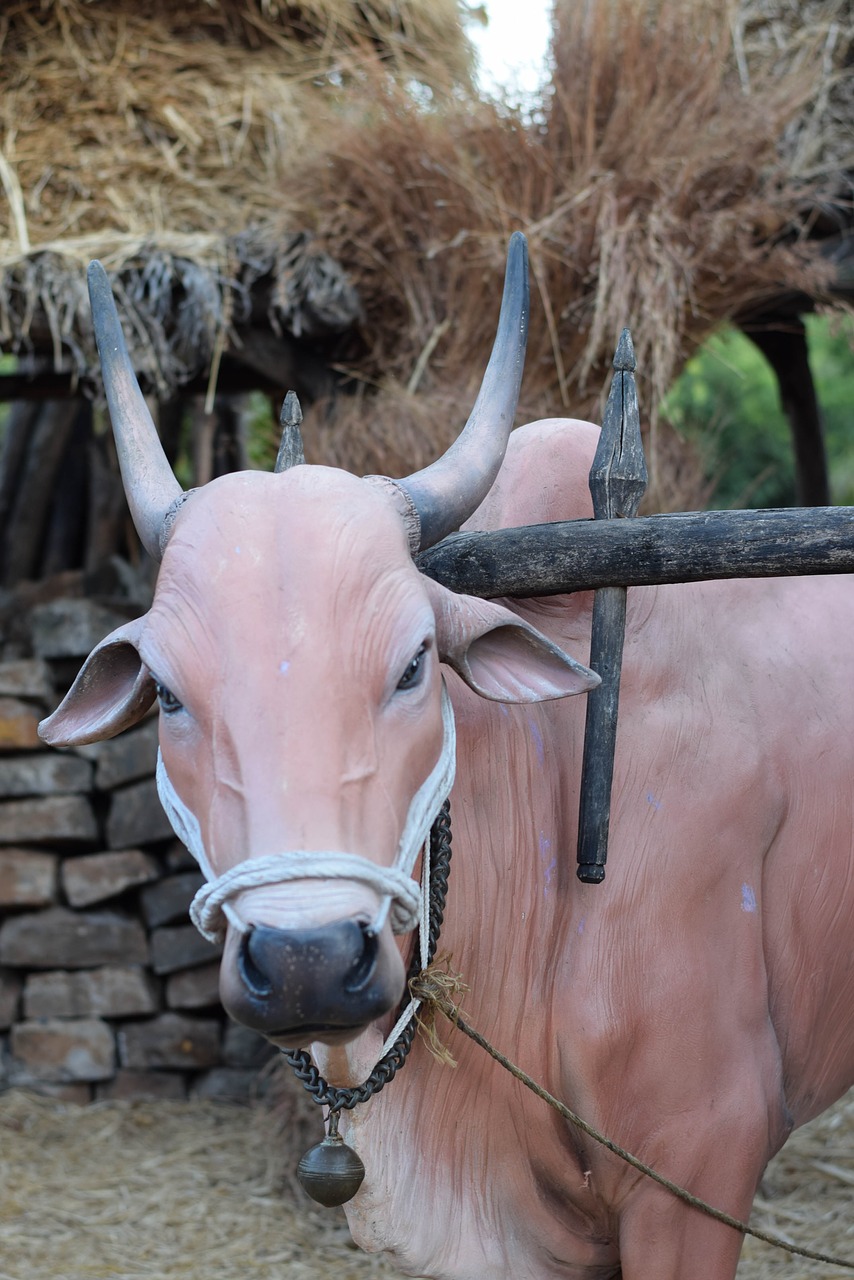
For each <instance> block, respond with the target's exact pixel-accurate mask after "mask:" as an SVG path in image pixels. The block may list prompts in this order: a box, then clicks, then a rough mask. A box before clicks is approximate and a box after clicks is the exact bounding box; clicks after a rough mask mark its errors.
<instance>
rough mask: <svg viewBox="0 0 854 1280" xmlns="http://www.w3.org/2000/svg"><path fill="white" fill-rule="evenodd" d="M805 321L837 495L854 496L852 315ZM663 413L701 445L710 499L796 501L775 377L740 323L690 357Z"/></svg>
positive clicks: (719, 502) (838, 498)
mask: <svg viewBox="0 0 854 1280" xmlns="http://www.w3.org/2000/svg"><path fill="white" fill-rule="evenodd" d="M806 323H807V333H808V339H809V350H810V363H811V366H812V371H813V377H814V379H815V383H816V390H817V393H818V399H819V404H820V406H821V410H822V417H823V421H824V429H825V441H826V448H827V454H828V465H829V468H830V483H831V492H832V495H833V500H834V502H837V503H842V504H845V505H848V504H854V317H851V316H843V317H838V316H835V317H832V318H828V317H826V316H809V317H807V321H806ZM662 413H663V415H664V417H665V418H666V419H667V420H668V421H669V422H671V423H672V425H673V426H674V427H676V429H677V430H678V431H680V432H681V433H682V434H683V435H685V436H686V437H687V438H688V439H689V440H691V441H692V442H693V443H694V444H695V445H696V446H697V447H698V449H699V451H700V454H701V456H702V458H703V462H704V467H705V472H706V475H707V477H708V478H709V479H710V480H711V481H712V482H713V483H714V485H715V492H714V495H713V497H712V499H711V505H712V506H714V507H722V508H725V507H783V506H791V505H793V504H794V502H795V466H794V451H793V447H792V440H791V433H790V430H789V424H788V422H787V420H786V418H785V416H784V414H783V411H782V409H781V407H780V399H779V394H778V391H777V382H776V379H775V378H774V375H773V373H772V371H771V367H770V365H769V364H768V363H767V361H766V360H765V359H764V357H763V356H762V355H761V354H760V352H759V351H758V350H757V348H756V347H755V346H754V345H753V343H752V342H750V341H749V339H747V338H745V336H744V335H743V334H742V333H740V332H739V331H738V330H736V329H732V328H725V329H722V330H720V331H719V332H718V333H716V334H715V335H714V336H713V337H712V338H710V339H709V341H708V342H707V343H705V345H704V346H703V347H702V348H701V350H700V351H699V352H698V353H697V355H696V356H694V357H693V359H691V360H689V362H688V364H687V365H686V366H685V368H684V370H683V371H682V374H681V376H680V377H679V379H678V380H677V381H676V383H675V384H674V386H673V387H672V389H671V391H670V392H669V394H668V396H667V397H666V399H665V401H664V404H663V406H662Z"/></svg>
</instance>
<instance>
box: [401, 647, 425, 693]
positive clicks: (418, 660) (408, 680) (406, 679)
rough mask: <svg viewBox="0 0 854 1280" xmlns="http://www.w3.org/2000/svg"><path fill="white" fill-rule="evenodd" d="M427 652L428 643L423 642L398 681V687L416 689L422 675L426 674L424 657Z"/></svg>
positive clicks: (404, 689)
mask: <svg viewBox="0 0 854 1280" xmlns="http://www.w3.org/2000/svg"><path fill="white" fill-rule="evenodd" d="M426 653H427V645H426V644H422V646H421V648H420V649H419V650H418V652H417V653H416V655H415V657H414V658H413V659H412V661H411V662H410V664H409V666H408V667H407V668H406V670H405V671H404V673H403V675H402V676H401V677H400V679H399V680H398V682H397V687H398V689H401V690H403V691H404V692H405V691H406V690H407V689H414V688H415V687H416V685H419V684H420V683H421V677H422V675H423V674H424V657H425V654H426Z"/></svg>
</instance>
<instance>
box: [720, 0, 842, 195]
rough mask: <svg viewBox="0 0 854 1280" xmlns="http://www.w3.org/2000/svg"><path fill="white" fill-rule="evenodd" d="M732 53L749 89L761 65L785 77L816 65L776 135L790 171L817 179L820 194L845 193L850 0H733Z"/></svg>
mask: <svg viewBox="0 0 854 1280" xmlns="http://www.w3.org/2000/svg"><path fill="white" fill-rule="evenodd" d="M732 33H733V56H734V58H735V60H736V62H737V66H738V72H739V78H740V80H741V83H742V86H743V87H744V89H745V90H746V91H747V92H749V91H750V88H751V84H752V80H753V78H754V76H755V74H756V72H757V69H761V71H762V73H763V74H764V73H765V72H766V71H768V70H770V71H771V74H772V75H782V76H788V75H790V74H791V73H792V71H793V70H795V69H797V68H798V67H801V66H804V65H811V66H813V67H815V66H816V63H817V64H818V65H817V70H818V71H819V74H818V75H813V76H812V77H811V79H812V83H811V87H810V90H809V94H808V97H807V99H806V101H805V103H804V105H803V107H802V108H801V110H800V111H799V113H798V115H797V116H796V118H795V119H794V120H792V122H791V123H790V125H789V126H788V128H787V129H786V131H785V133H784V135H783V137H782V139H781V151H782V153H783V155H784V156H785V158H786V161H787V163H788V165H789V166H790V168H791V169H792V171H793V172H794V173H797V174H799V175H800V176H801V177H803V178H807V179H810V180H818V181H821V182H823V183H824V185H825V194H826V196H827V198H828V199H840V198H842V199H849V198H850V194H851V191H852V181H854V74H852V66H854V8H852V6H851V4H850V0H799V3H798V4H792V3H790V2H789V0H740V3H739V4H738V5H737V6H736V7H735V10H734V14H733V21H732Z"/></svg>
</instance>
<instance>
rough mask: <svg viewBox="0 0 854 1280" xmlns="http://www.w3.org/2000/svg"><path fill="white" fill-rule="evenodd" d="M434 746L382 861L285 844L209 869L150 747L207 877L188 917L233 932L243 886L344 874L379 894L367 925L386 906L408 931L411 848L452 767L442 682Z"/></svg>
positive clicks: (417, 890)
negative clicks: (390, 856) (389, 859)
mask: <svg viewBox="0 0 854 1280" xmlns="http://www.w3.org/2000/svg"><path fill="white" fill-rule="evenodd" d="M442 725H443V742H442V751H441V753H440V755H439V759H438V760H437V762H436V764H435V766H434V768H433V770H432V771H431V773H430V775H429V776H428V777H427V779H426V780H425V781H424V782H423V783H422V785H421V786H420V787H419V789H418V791H416V793H415V795H414V796H413V798H412V801H411V803H410V806H409V812H408V813H407V817H406V823H405V825H404V828H403V833H402V835H401V837H400V843H399V845H398V849H397V855H396V857H395V860H394V863H393V864H392V865H391V866H390V867H381V866H377V865H376V864H375V863H373V862H371V861H369V859H367V858H363V857H360V856H359V855H358V854H354V853H344V852H339V851H334V850H324V851H319V852H316V851H306V850H285V851H283V852H281V853H274V854H268V855H266V856H265V857H261V858H249V859H247V860H246V861H245V862H242V863H239V864H238V865H237V866H236V867H232V868H231V870H230V871H226V872H225V873H224V874H223V875H221V876H215V875H214V873H213V869H212V868H211V865H210V862H209V860H208V857H207V853H206V850H205V847H204V841H203V839H202V833H201V827H200V825H199V820H198V818H197V817H196V815H195V814H194V813H193V812H192V810H191V809H189V808H188V806H187V805H186V804H185V803H184V801H183V800H182V799H181V798H180V796H179V795H178V793H177V792H176V791H175V788H174V787H173V785H172V781H171V779H170V778H169V775H168V773H167V772H166V766H165V764H164V763H163V757H162V756H161V754H160V752H159V751H158V753H157V774H156V778H157V791H158V794H159V796H160V802H161V804H162V805H163V808H164V810H165V812H166V816H167V817H168V819H169V821H170V823H171V825H172V828H173V830H174V831H175V834H176V835H177V836H178V838H179V840H181V841H182V843H183V844H185V845H186V847H187V848H188V849H189V851H190V853H191V854H192V855H193V857H194V858H195V859H196V861H197V862H198V864H199V867H200V868H201V871H202V873H203V874H204V876H205V879H206V880H207V882H208V883H207V884H204V885H203V886H202V887H201V889H199V891H198V893H197V894H196V896H195V898H194V899H193V901H192V903H191V905H190V918H191V919H192V921H193V923H194V925H195V926H196V928H197V929H198V930H199V932H200V933H201V934H202V936H203V937H204V938H206V939H207V940H208V941H209V942H213V943H218V942H222V940H223V938H224V937H225V931H226V927H227V926H228V925H229V924H231V925H232V926H233V927H234V928H235V929H237V930H238V931H239V932H241V933H246V932H248V930H249V929H250V927H251V926H250V925H248V924H247V923H246V922H245V921H244V920H243V919H242V918H241V916H240V914H239V912H238V910H237V907H236V905H235V904H234V903H233V901H232V900H233V899H234V898H236V897H237V895H238V894H240V893H242V892H243V891H244V890H245V889H254V888H258V887H261V886H265V885H273V884H284V883H286V882H288V881H290V880H303V879H323V880H325V879H330V878H333V879H349V880H358V881H361V882H362V883H364V884H367V885H369V886H370V888H372V889H373V890H374V891H375V892H376V893H377V895H378V896H379V897H380V906H379V908H378V911H377V915H376V917H375V918H374V920H373V922H372V924H371V926H370V927H371V931H372V932H373V933H379V932H380V930H381V929H382V927H383V925H384V924H385V921H386V918H387V916H388V915H389V912H390V913H391V925H392V930H393V931H394V932H395V933H408V932H409V931H410V930H411V929H413V928H414V927H415V925H416V924H418V923H419V917H420V919H421V922H422V925H423V918H424V911H425V907H424V896H425V895H424V890H423V886H419V885H418V884H417V882H416V881H414V880H413V879H412V878H411V876H412V868H413V867H414V865H415V862H416V859H417V857H418V854H419V853H420V852H421V850H422V848H423V847H424V845H425V842H426V841H427V838H428V836H429V833H430V827H431V825H432V823H433V819H434V817H435V815H436V813H437V812H438V810H439V809H440V808H441V806H442V804H443V803H444V801H445V800H446V799H447V798H448V796H449V794H450V791H451V787H452V786H453V782H454V774H455V770H456V730H455V725H454V712H453V707H452V706H451V700H450V697H449V696H448V691H447V689H446V688H445V684H444V681H443V683H442Z"/></svg>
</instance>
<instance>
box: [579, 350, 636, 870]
mask: <svg viewBox="0 0 854 1280" xmlns="http://www.w3.org/2000/svg"><path fill="white" fill-rule="evenodd" d="M614 370H615V372H614V378H613V381H612V382H611V391H610V394H609V396H608V403H607V405H606V406H605V416H604V419H603V422H602V434H601V436H600V437H599V445H598V447H597V449H596V456H595V457H594V459H593V466H592V467H591V469H590V493H591V496H592V498H593V514H594V519H595V520H609V519H614V518H617V519H625V518H627V517H630V516H634V515H636V514H637V509H638V504H639V502H640V500H641V498H642V497H643V494H644V491H645V489H646V486H647V471H646V460H645V459H644V456H643V445H642V443H641V434H640V415H639V412H638V400H637V389H636V386H635V377H634V370H635V356H634V350H633V348H632V340H631V336H630V334H629V331H628V329H624V330H623V332H622V335H621V337H620V341H619V344H618V346H617V353H616V355H615V356H614ZM625 630H626V588H625V587H623V586H613V587H601V588H600V589H599V590H598V591H597V592H596V596H595V598H594V601H593V626H592V631H591V637H590V666H591V667H592V668H593V670H594V671H595V672H596V673H597V674H598V675H599V676H601V679H602V683H601V684H600V685H599V687H598V688H597V689H593V690H592V692H591V693H589V694H588V695H587V719H586V723H585V729H584V756H583V760H582V765H581V795H580V801H579V813H578V878H579V880H582V881H584V882H585V883H587V884H599V883H600V882H601V881H602V880H604V878H605V860H606V858H607V856H608V829H609V825H610V815H611V784H612V781H613V777H614V749H615V746H616V739H617V711H618V707H619V701H620V670H621V666H622V660H623V639H624V636H625Z"/></svg>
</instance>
